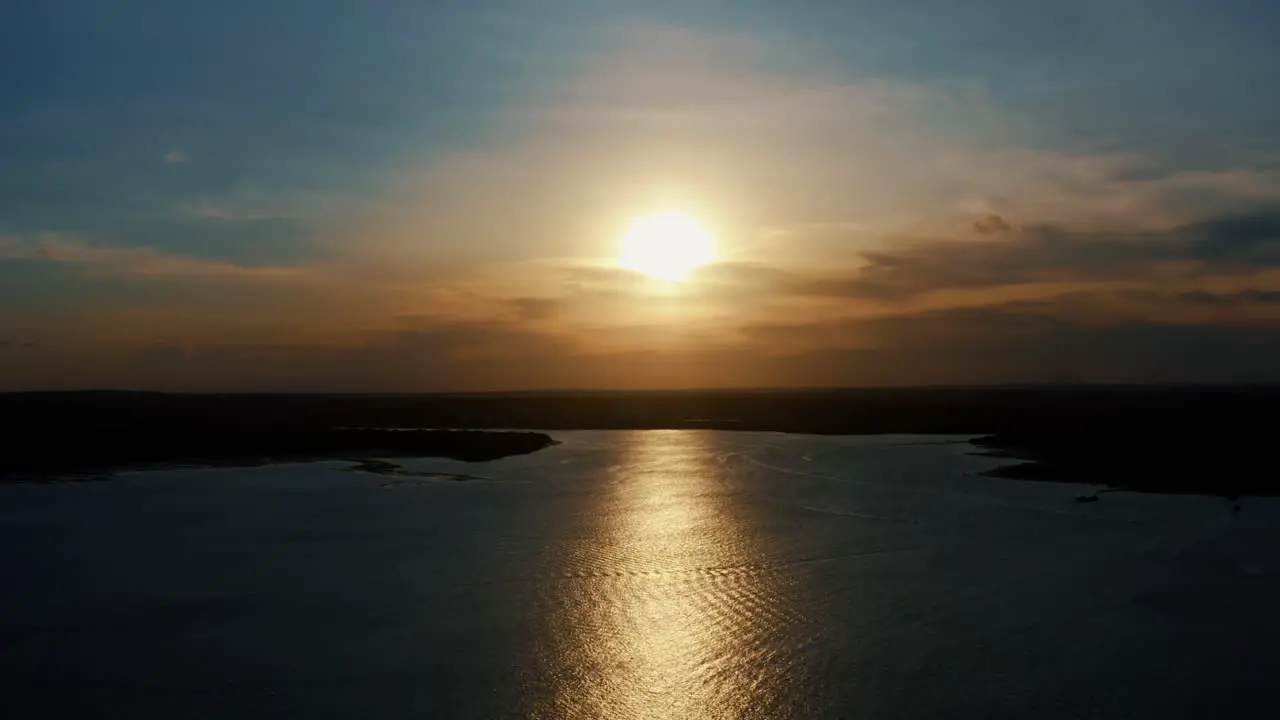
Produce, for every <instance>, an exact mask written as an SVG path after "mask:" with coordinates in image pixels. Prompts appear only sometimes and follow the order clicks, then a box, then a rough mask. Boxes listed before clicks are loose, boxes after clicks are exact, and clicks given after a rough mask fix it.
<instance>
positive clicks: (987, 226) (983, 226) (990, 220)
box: [973, 215, 1013, 235]
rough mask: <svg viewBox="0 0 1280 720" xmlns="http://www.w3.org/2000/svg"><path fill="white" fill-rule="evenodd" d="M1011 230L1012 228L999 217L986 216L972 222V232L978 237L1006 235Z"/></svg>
mask: <svg viewBox="0 0 1280 720" xmlns="http://www.w3.org/2000/svg"><path fill="white" fill-rule="evenodd" d="M1012 229H1013V226H1012V225H1010V224H1009V223H1008V221H1006V220H1005V219H1004V218H1002V217H1000V216H999V215H988V216H986V217H984V218H979V219H977V220H974V221H973V231H974V232H976V233H978V234H979V235H994V234H997V233H1007V232H1009V231H1010V230H1012Z"/></svg>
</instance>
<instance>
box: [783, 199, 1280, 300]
mask: <svg viewBox="0 0 1280 720" xmlns="http://www.w3.org/2000/svg"><path fill="white" fill-rule="evenodd" d="M999 235H1000V238H999V239H986V238H984V239H982V240H979V241H969V240H962V239H931V240H916V241H906V242H904V243H903V246H902V247H897V248H886V249H878V250H869V251H865V252H863V253H861V254H860V260H861V265H860V266H859V267H857V268H856V269H851V270H847V271H845V272H843V273H841V274H828V275H827V276H826V277H819V278H815V279H811V280H807V281H805V282H801V283H798V284H797V285H795V286H793V290H794V291H795V292H797V293H799V294H811V295H818V296H839V297H846V298H864V299H878V300H888V301H901V300H906V299H910V298H913V297H915V296H919V295H922V294H926V293H932V292H938V291H942V290H954V289H981V288H997V287H1003V286H1012V285H1025V284H1033V283H1076V284H1079V283H1092V282H1118V281H1128V282H1137V283H1143V282H1147V283H1150V282H1157V281H1167V280H1169V279H1170V278H1182V279H1188V278H1203V277H1206V276H1214V275H1240V274H1244V275H1249V274H1256V273H1258V272H1260V271H1265V270H1269V269H1273V268H1280V211H1272V212H1266V213H1257V214H1251V215H1241V216H1225V217H1219V218H1212V219H1207V220H1202V221H1198V222H1194V223H1190V224H1186V225H1181V226H1177V227H1174V228H1170V229H1167V230H1151V231H1137V232H1124V231H1114V232H1105V231H1101V232H1100V231H1078V230H1070V229H1065V228H1060V227H1056V226H1053V225H1040V226H1030V227H1025V228H1023V229H1022V230H1019V231H1016V232H1012V231H1003V232H1001V233H999Z"/></svg>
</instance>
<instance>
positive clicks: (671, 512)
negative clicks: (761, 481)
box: [533, 431, 800, 720]
mask: <svg viewBox="0 0 1280 720" xmlns="http://www.w3.org/2000/svg"><path fill="white" fill-rule="evenodd" d="M714 438H715V434H714V433H706V432H699V431H646V432H636V433H632V434H630V435H629V436H628V442H627V443H626V445H625V449H623V450H622V451H621V452H620V457H619V458H618V462H617V464H615V465H614V466H613V468H612V470H611V472H610V474H611V477H609V478H608V483H609V485H608V488H607V489H603V490H602V492H601V498H602V499H601V501H600V506H598V507H596V508H595V509H594V511H593V512H592V513H590V515H591V517H592V518H594V519H595V520H598V524H595V525H591V524H590V521H588V524H589V526H590V532H589V533H588V537H591V536H594V542H592V544H591V546H590V547H587V548H585V549H584V550H583V551H582V553H581V555H580V556H579V557H580V564H579V567H578V568H577V570H578V571H579V574H580V576H581V577H580V578H579V579H578V580H576V581H575V582H579V583H581V587H579V588H575V590H576V592H566V593H564V596H565V597H567V598H570V599H569V600H567V601H566V602H567V606H566V607H564V608H563V609H562V611H561V612H560V613H558V615H557V616H556V617H555V618H554V619H553V620H552V623H551V627H550V628H548V630H549V631H550V632H551V633H552V634H553V636H554V638H555V639H554V640H553V641H552V642H551V646H550V652H549V654H548V656H547V657H546V658H545V660H546V663H547V666H548V667H554V668H557V670H555V671H554V672H555V680H554V681H553V682H554V685H555V688H554V691H553V692H552V693H551V696H552V699H551V700H550V707H547V708H545V710H544V711H540V712H537V713H535V714H534V715H533V716H534V717H546V718H552V717H555V718H563V717H570V718H671V719H673V720H674V719H678V718H747V717H767V716H774V715H776V713H771V712H770V710H769V709H770V707H771V706H772V705H773V703H774V701H775V700H776V698H777V696H778V695H779V694H780V693H779V691H780V690H781V687H782V684H783V683H784V682H786V680H787V676H788V670H789V668H790V666H791V665H792V663H793V659H792V658H791V656H790V654H788V653H786V652H785V651H784V652H783V653H781V654H780V653H779V649H778V648H779V642H778V638H779V636H780V635H782V634H783V632H782V631H783V630H785V629H786V628H787V627H788V626H790V625H792V624H793V623H795V622H797V621H799V620H800V618H798V617H795V616H794V614H793V611H791V610H790V609H789V607H790V603H787V602H786V601H785V599H784V598H783V597H782V595H781V594H780V593H781V592H782V590H783V588H782V587H780V586H781V585H783V584H785V580H784V578H783V577H782V576H781V575H779V571H778V569H777V568H776V567H773V566H771V565H769V564H767V563H764V562H762V561H761V558H760V554H759V552H758V551H757V548H756V547H755V546H754V545H753V543H752V538H751V534H750V533H749V532H748V529H747V527H746V526H745V525H744V524H743V519H744V518H743V517H742V508H741V507H739V506H736V505H735V504H734V503H735V499H734V493H733V491H732V469H731V462H730V460H731V458H729V457H728V454H727V453H721V452H717V448H716V446H715V440H714ZM783 655H785V657H784V656H783Z"/></svg>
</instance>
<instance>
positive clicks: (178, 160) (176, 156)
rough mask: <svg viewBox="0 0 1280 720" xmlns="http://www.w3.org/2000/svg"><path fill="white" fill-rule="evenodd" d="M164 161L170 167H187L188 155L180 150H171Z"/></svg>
mask: <svg viewBox="0 0 1280 720" xmlns="http://www.w3.org/2000/svg"><path fill="white" fill-rule="evenodd" d="M164 161H165V163H166V164H168V165H185V164H186V163H187V154H186V153H184V152H182V151H180V150H170V151H169V152H167V153H165V154H164Z"/></svg>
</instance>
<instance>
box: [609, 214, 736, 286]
mask: <svg viewBox="0 0 1280 720" xmlns="http://www.w3.org/2000/svg"><path fill="white" fill-rule="evenodd" d="M715 259H716V247H715V238H714V237H713V236H712V234H711V231H710V230H708V229H707V227H706V226H705V225H703V224H702V223H700V222H698V220H697V219H696V218H693V217H690V216H689V215H685V214H683V213H675V212H666V213H654V214H652V215H646V216H644V217H642V218H640V219H639V220H637V221H636V222H635V224H633V225H632V226H631V227H630V229H628V230H627V233H626V235H624V236H623V238H622V253H621V255H620V256H619V257H618V265H620V266H621V267H624V268H626V269H628V270H634V271H636V272H638V273H643V274H644V275H648V276H649V277H651V278H653V279H655V280H666V281H669V282H676V281H680V280H684V279H685V278H687V277H688V276H689V273H690V272H692V271H693V270H695V269H697V268H698V267H699V266H702V265H706V264H707V263H710V262H713V261H714V260H715Z"/></svg>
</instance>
